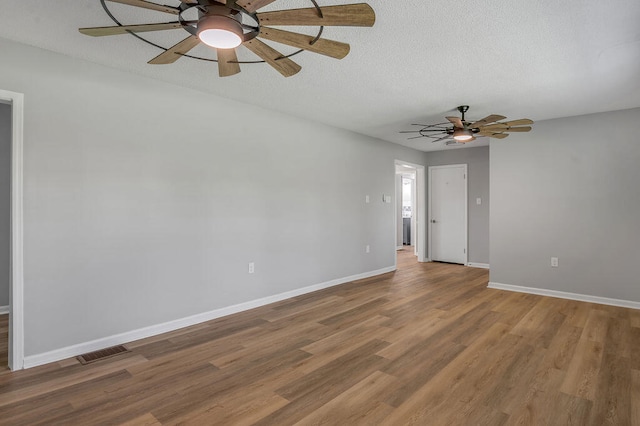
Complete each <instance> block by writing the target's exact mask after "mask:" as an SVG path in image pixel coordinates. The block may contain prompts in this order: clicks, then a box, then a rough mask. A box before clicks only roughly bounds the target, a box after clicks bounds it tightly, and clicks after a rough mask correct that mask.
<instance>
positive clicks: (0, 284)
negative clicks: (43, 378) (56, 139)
mask: <svg viewBox="0 0 640 426" xmlns="http://www.w3.org/2000/svg"><path fill="white" fill-rule="evenodd" d="M9 241H11V104H9V103H4V102H0V371H3V370H7V369H8V368H9V305H10V303H9V293H10V287H11V245H10V244H9Z"/></svg>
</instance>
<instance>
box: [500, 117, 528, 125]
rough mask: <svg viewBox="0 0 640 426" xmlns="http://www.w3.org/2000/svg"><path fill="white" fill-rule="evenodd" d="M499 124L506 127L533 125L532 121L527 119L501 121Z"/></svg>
mask: <svg viewBox="0 0 640 426" xmlns="http://www.w3.org/2000/svg"><path fill="white" fill-rule="evenodd" d="M500 124H506V125H507V126H526V125H529V124H533V120H529V119H528V118H521V119H520V120H511V121H503V122H502V123H500Z"/></svg>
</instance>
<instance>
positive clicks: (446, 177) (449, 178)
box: [429, 164, 467, 264]
mask: <svg viewBox="0 0 640 426" xmlns="http://www.w3.org/2000/svg"><path fill="white" fill-rule="evenodd" d="M429 198H430V200H429V242H430V244H429V246H430V250H429V252H430V253H429V254H430V257H431V260H433V261H440V262H451V263H461V264H466V263H467V165H466V164H456V165H452V166H437V167H429Z"/></svg>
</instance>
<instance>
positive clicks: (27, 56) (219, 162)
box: [0, 39, 423, 355]
mask: <svg viewBox="0 0 640 426" xmlns="http://www.w3.org/2000/svg"><path fill="white" fill-rule="evenodd" d="M0 51H2V56H3V58H2V67H0V84H1V85H2V88H3V89H6V90H11V91H15V92H21V93H25V150H24V152H25V176H24V182H25V188H24V189H25V193H24V197H25V199H24V204H25V226H24V227H25V352H26V355H34V354H39V353H43V352H46V351H50V350H54V349H57V348H63V347H67V346H69V345H73V344H78V343H82V342H86V341H90V340H92V339H98V338H102V337H106V336H110V335H114V334H117V333H123V332H127V331H130V330H133V329H138V328H141V327H145V326H150V325H154V324H158V323H162V322H165V321H170V320H174V319H178V318H183V317H186V316H190V315H194V314H198V313H202V312H207V311H210V310H214V309H217V308H221V307H226V306H230V305H234V304H237V303H241V302H245V301H250V300H255V299H258V298H262V297H266V296H270V295H275V294H279V293H282V292H286V291H289V290H294V289H297V288H302V287H306V286H309V285H313V284H319V283H323V282H326V281H329V280H333V279H338V278H342V277H348V276H352V275H354V274H360V273H365V272H369V271H375V270H378V269H381V268H385V267H391V266H393V265H394V263H395V226H394V221H393V219H394V206H395V203H391V204H386V203H383V202H382V194H394V192H395V191H394V190H395V180H394V177H395V165H394V159H399V160H403V161H407V162H412V163H418V164H420V163H421V161H422V159H423V153H422V152H418V151H414V150H411V149H408V148H403V147H400V146H397V145H393V144H389V143H386V142H382V141H380V140H376V139H372V138H368V137H365V136H361V135H357V134H354V133H351V132H347V131H343V130H339V129H335V128H331V127H328V126H324V125H322V124H318V123H315V122H310V121H306V120H302V119H298V118H294V117H291V116H286V115H283V114H279V113H276V112H272V111H267V110H264V109H260V108H257V107H252V106H249V105H245V104H240V103H237V102H234V101H230V100H225V99H221V98H217V97H215V96H212V95H209V94H204V93H200V92H196V91H192V90H189V89H185V88H181V87H177V86H172V85H169V84H165V83H162V82H159V81H156V80H151V79H147V78H142V77H138V76H135V75H132V74H128V73H124V72H120V71H116V70H113V69H110V68H106V67H102V66H98V65H94V64H91V63H88V62H84V61H81V60H75V59H70V58H68V57H65V56H62V55H58V54H55V53H51V52H47V51H43V50H39V49H35V48H32V47H27V46H25V45H21V44H16V43H13V42H10V41H7V40H2V39H0ZM265 72H269V70H267V69H266V68H265ZM270 78H281V77H280V76H278V75H277V74H274V75H273V76H270ZM203 84H207V83H206V82H203ZM366 194H369V195H370V196H371V203H370V204H365V202H364V199H365V195H366ZM366 244H369V245H371V253H369V254H365V250H364V247H365V245H366ZM251 261H252V262H255V270H256V272H255V274H253V275H249V274H247V263H248V262H251Z"/></svg>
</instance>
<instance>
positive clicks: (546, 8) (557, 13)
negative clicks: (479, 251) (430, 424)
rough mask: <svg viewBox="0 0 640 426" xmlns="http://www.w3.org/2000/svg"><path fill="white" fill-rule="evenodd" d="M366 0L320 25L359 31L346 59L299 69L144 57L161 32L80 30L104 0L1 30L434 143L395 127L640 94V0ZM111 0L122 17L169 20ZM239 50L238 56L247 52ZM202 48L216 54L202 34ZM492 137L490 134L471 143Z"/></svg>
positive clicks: (11, 18) (310, 57)
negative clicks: (363, 9) (341, 19)
mask: <svg viewBox="0 0 640 426" xmlns="http://www.w3.org/2000/svg"><path fill="white" fill-rule="evenodd" d="M156 2H157V3H163V4H170V5H177V4H178V0H163V1H160V0H158V1H156ZM318 2H319V4H320V5H322V6H326V5H333V4H344V3H349V0H344V1H336V0H318ZM353 2H354V3H355V2H358V1H357V0H356V1H353ZM368 3H369V4H370V5H371V6H372V7H373V9H374V10H375V11H376V24H375V25H374V27H373V28H353V27H327V28H325V31H324V34H323V37H325V38H329V39H334V40H339V41H343V42H347V43H350V44H351V52H350V53H349V55H348V56H347V57H346V58H345V59H343V60H340V61H339V60H335V59H332V58H328V57H325V56H321V55H317V54H313V53H309V52H304V53H301V54H300V55H297V56H296V57H295V58H294V59H295V61H296V62H298V63H299V64H300V65H301V66H302V71H301V72H300V73H298V74H297V75H295V76H293V77H290V78H284V77H282V76H281V75H280V74H278V73H277V72H276V71H275V70H273V69H271V68H270V67H269V66H268V65H266V64H257V65H243V66H242V72H241V73H240V74H238V75H235V76H232V77H228V78H219V77H218V76H217V68H216V65H215V63H209V62H204V61H196V60H192V59H186V58H183V59H181V60H179V61H178V62H177V63H176V64H173V65H148V64H147V61H148V60H149V59H151V58H153V57H154V56H156V55H157V54H159V53H160V52H161V51H160V50H158V49H157V48H155V47H153V46H149V45H147V44H145V43H143V42H141V41H139V40H137V39H135V38H134V37H132V36H129V35H122V36H112V37H102V38H93V37H87V36H84V35H81V34H80V33H79V32H78V31H77V28H79V27H90V26H105V25H112V21H111V20H110V19H109V18H108V17H107V16H106V14H105V13H104V11H103V10H102V7H101V5H100V2H99V1H98V0H84V1H78V0H59V1H41V0H21V1H19V2H11V5H9V4H6V5H4V7H3V8H2V13H0V37H4V38H8V39H11V40H15V41H19V42H23V43H26V44H30V45H34V46H38V47H42V48H45V49H49V50H52V51H56V52H60V53H63V54H66V55H69V56H72V57H77V58H82V59H87V60H89V61H92V62H96V63H100V64H104V65H108V66H111V67H115V68H119V69H123V70H127V71H131V72H134V73H136V74H142V75H146V76H149V77H153V78H156V79H160V80H164V81H167V82H172V83H175V84H179V85H183V86H187V87H190V88H194V89H198V90H201V91H205V92H209V93H213V94H216V95H219V96H222V97H226V98H232V99H236V100H240V101H244V102H247V103H251V104H256V105H260V106H263V107H266V108H270V109H274V110H278V111H282V112H285V113H289V114H292V115H296V116H301V117H306V118H310V119H313V120H316V121H319V122H323V123H326V124H329V125H332V126H337V127H341V128H345V129H350V130H353V131H355V132H358V133H363V134H366V135H370V136H374V137H378V138H380V139H384V140H387V141H390V142H396V143H400V144H403V145H406V146H411V147H414V148H417V149H421V150H425V151H427V150H432V149H445V148H446V147H445V146H444V144H443V143H436V144H432V143H430V142H429V140H428V139H414V140H407V135H403V134H399V133H398V132H399V131H401V130H409V129H412V126H411V125H410V124H411V123H438V122H442V121H444V120H443V117H444V116H445V115H452V112H453V113H454V114H455V115H457V112H455V111H454V109H455V107H456V106H458V105H461V104H468V105H470V106H471V109H470V111H469V113H467V118H468V119H471V120H473V119H477V118H481V117H484V116H486V115H488V114H491V113H497V114H502V115H505V116H507V117H508V118H510V119H516V118H523V117H526V118H531V119H533V120H543V119H550V118H557V117H567V116H573V115H580V114H587V113H594V112H602V111H610V110H617V109H625V108H632V107H638V106H640V1H638V0H607V1H603V0H565V1H551V0H546V1H545V0H511V1H504V0H482V1H480V0H464V1H463V0H433V1H424V0H405V1H401V2H389V1H382V0H369V1H368ZM108 5H109V6H110V9H111V10H112V11H113V13H114V15H115V16H116V17H117V18H118V19H119V20H121V22H122V23H123V24H133V23H149V22H167V21H170V20H172V15H168V14H164V13H160V12H154V11H150V10H143V9H138V8H134V7H130V6H125V5H120V4H115V3H108ZM310 6H311V2H310V1H309V0H278V1H276V2H275V3H274V4H272V5H271V6H269V7H268V9H289V8H298V7H310ZM263 10H266V9H263ZM147 34H150V33H147ZM185 36H186V33H184V31H183V30H174V31H165V32H162V33H153V34H152V35H149V38H150V39H151V40H152V41H154V42H157V43H159V44H163V45H165V46H166V47H168V46H171V45H172V44H174V43H175V42H177V41H179V40H181V39H182V38H184V37H185ZM272 45H273V46H274V47H276V48H278V49H279V50H281V51H282V52H285V53H291V52H292V51H293V50H292V49H291V48H288V47H285V46H282V45H277V44H274V43H272ZM241 50H245V52H241V53H240V54H239V56H240V59H250V58H251V54H250V53H248V52H246V49H243V48H241ZM0 53H1V52H0ZM197 53H201V54H205V55H207V54H209V53H208V52H207V50H206V49H205V48H202V49H200V48H199V50H198V51H197ZM256 59H257V58H256ZM0 66H2V64H1V62H0ZM533 131H535V126H534V130H533ZM517 137H518V135H517V134H515V135H512V136H511V137H510V139H515V138H517ZM487 143H488V142H487V141H486V139H485V138H480V139H478V140H476V141H475V142H473V143H472V144H468V146H478V145H482V144H487Z"/></svg>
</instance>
